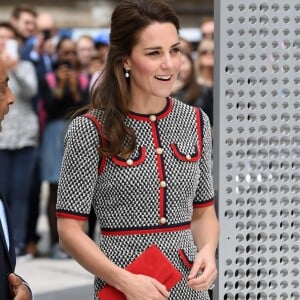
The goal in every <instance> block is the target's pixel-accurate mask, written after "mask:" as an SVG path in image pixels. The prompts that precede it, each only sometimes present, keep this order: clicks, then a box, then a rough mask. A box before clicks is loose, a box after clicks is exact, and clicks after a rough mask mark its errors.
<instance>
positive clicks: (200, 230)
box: [191, 206, 220, 251]
mask: <svg viewBox="0 0 300 300" xmlns="http://www.w3.org/2000/svg"><path fill="white" fill-rule="evenodd" d="M191 229H192V233H193V238H194V241H195V244H196V245H197V247H198V249H199V250H200V249H202V248H203V247H209V248H210V249H211V250H212V251H215V250H216V248H217V246H218V240H219V234H220V227H219V222H218V219H217V216H216V213H215V208H214V206H208V207H205V208H197V209H195V210H194V213H193V219H192V224H191Z"/></svg>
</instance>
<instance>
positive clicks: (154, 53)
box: [147, 51, 159, 56]
mask: <svg viewBox="0 0 300 300" xmlns="http://www.w3.org/2000/svg"><path fill="white" fill-rule="evenodd" d="M147 55H150V56H154V55H159V51H152V52H149V53H148V54H147Z"/></svg>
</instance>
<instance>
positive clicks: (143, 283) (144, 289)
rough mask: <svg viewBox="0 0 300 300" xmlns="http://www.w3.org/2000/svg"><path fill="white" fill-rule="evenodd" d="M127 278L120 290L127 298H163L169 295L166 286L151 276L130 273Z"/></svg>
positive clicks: (129, 299)
mask: <svg viewBox="0 0 300 300" xmlns="http://www.w3.org/2000/svg"><path fill="white" fill-rule="evenodd" d="M129 279H130V281H128V282H127V284H125V287H124V289H123V290H122V292H123V293H124V294H125V296H126V299H127V300H136V299H139V300H165V299H168V297H169V295H170V293H169V292H168V291H167V289H166V287H165V286H164V285H163V284H161V283H160V282H159V281H157V280H156V279H154V278H152V277H149V276H145V275H135V274H131V275H130V277H129Z"/></svg>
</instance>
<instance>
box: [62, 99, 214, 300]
mask: <svg viewBox="0 0 300 300" xmlns="http://www.w3.org/2000/svg"><path fill="white" fill-rule="evenodd" d="M101 115H102V114H101V111H100V110H93V111H92V112H91V113H89V114H88V115H85V116H80V117H77V118H75V119H74V120H73V121H72V123H71V125H70V128H69V130H68V133H67V136H66V145H65V155H64V159H63V164H62V170H61V177H60V182H59V190H58V201H57V217H67V218H75V219H80V220H86V219H87V218H88V215H89V212H90V208H91V205H93V206H94V208H95V212H96V215H97V218H98V221H99V223H100V227H101V237H100V242H99V244H100V245H99V246H100V248H101V250H102V251H103V252H104V253H105V255H106V256H107V257H108V258H109V259H111V260H112V261H113V262H114V263H116V264H117V265H119V266H121V267H126V266H127V265H128V264H129V263H130V262H131V261H132V260H133V259H135V258H136V257H137V256H138V255H140V254H141V253H142V252H143V251H144V250H145V249H146V248H148V247H149V246H150V245H152V244H155V245H157V246H158V247H159V248H160V249H161V250H162V252H164V254H165V255H166V256H167V257H168V258H169V259H170V260H171V261H172V263H173V264H174V265H175V266H176V267H177V268H178V269H179V270H180V272H181V273H182V274H183V278H182V280H181V281H180V282H179V283H178V284H177V285H176V286H175V287H174V288H173V289H172V290H171V295H170V297H169V299H173V300H200V299H201V300H202V299H209V296H208V293H207V292H200V291H194V290H192V289H190V288H189V287H188V286H187V284H186V282H187V276H188V274H189V272H190V268H191V265H192V262H193V260H194V258H195V255H196V253H197V248H196V246H195V244H194V242H193V237H192V233H191V230H190V222H191V218H192V212H193V208H197V207H204V206H209V205H213V202H214V200H213V196H214V194H213V193H214V191H213V183H212V177H211V133H210V125H209V119H208V117H207V116H206V115H205V114H204V113H203V112H202V111H201V110H200V109H199V108H194V107H191V106H188V105H186V104H184V103H182V102H180V101H177V100H176V99H172V98H168V99H167V105H166V107H165V109H164V110H163V111H162V112H160V113H158V114H156V115H140V114H135V113H129V114H128V116H127V117H126V119H125V122H126V124H127V125H128V126H130V127H131V128H133V129H134V131H135V133H136V136H137V147H136V150H135V151H134V153H133V154H132V156H131V157H130V158H129V159H127V160H124V159H121V158H120V157H117V156H114V157H100V156H99V154H98V152H97V147H98V146H99V145H100V144H101V143H105V142H106V141H105V140H104V139H102V138H101V137H100V133H101V127H100V125H99V124H100V123H101ZM97 120H100V123H99V122H98V121H97ZM104 284H105V282H104V281H103V280H101V279H100V278H96V279H95V299H97V298H96V293H97V291H99V290H100V289H101V288H102V287H103V286H104Z"/></svg>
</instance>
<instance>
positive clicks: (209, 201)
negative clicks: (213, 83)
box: [193, 110, 214, 208]
mask: <svg viewBox="0 0 300 300" xmlns="http://www.w3.org/2000/svg"><path fill="white" fill-rule="evenodd" d="M200 123H201V124H200V126H201V130H200V131H201V134H202V147H203V148H202V156H201V159H200V162H199V167H200V179H199V183H198V188H197V191H196V196H195V198H194V202H193V204H194V207H196V208H198V207H204V206H209V205H213V203H214V187H213V179H212V162H211V157H212V155H211V154H212V141H211V127H210V122H209V118H208V116H207V115H206V114H205V113H204V112H203V110H200Z"/></svg>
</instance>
